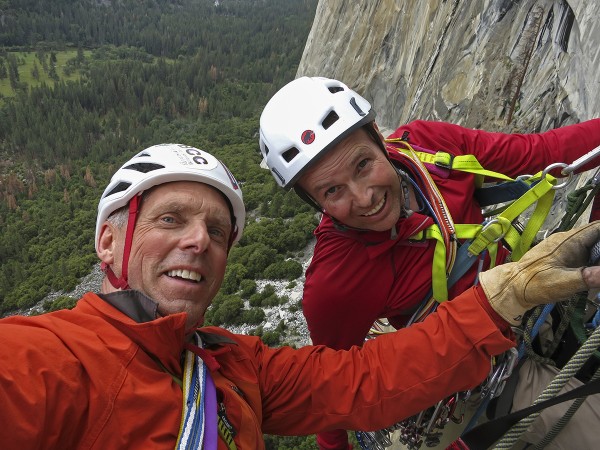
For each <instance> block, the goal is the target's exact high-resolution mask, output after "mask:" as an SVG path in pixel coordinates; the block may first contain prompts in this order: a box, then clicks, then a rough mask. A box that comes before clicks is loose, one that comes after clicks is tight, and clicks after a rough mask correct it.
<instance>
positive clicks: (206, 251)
mask: <svg viewBox="0 0 600 450" xmlns="http://www.w3.org/2000/svg"><path fill="white" fill-rule="evenodd" d="M231 227H232V224H231V215H230V212H229V208H228V205H227V203H226V201H225V199H224V198H223V196H222V195H221V194H220V193H219V192H218V191H217V190H215V189H213V188H212V187H210V186H208V185H206V184H202V183H196V182H191V181H177V182H172V183H167V184H163V185H159V186H157V187H155V188H153V189H152V190H151V191H149V192H148V195H147V196H146V197H145V198H144V201H143V202H142V206H141V210H140V212H139V216H138V220H137V223H136V227H135V231H134V234H133V244H132V248H131V254H130V258H129V275H128V281H129V286H130V287H131V288H132V289H136V290H139V291H141V292H143V293H144V294H146V295H147V296H149V297H150V298H152V299H153V300H154V301H156V302H157V303H158V305H159V306H158V310H159V312H160V313H161V314H162V315H168V314H174V313H179V312H187V313H188V322H187V329H190V328H191V327H194V326H196V325H201V324H202V323H203V322H204V313H205V311H206V309H207V308H208V306H209V305H210V303H211V301H212V299H213V298H214V296H215V295H216V293H217V291H218V290H219V288H220V286H221V282H222V281H223V276H224V273H225V265H226V261H227V250H228V243H229V238H230V235H231ZM117 236H118V237H119V239H120V242H119V245H117V248H118V253H119V254H117V255H116V259H115V265H116V266H115V268H116V269H118V270H119V272H120V264H121V261H122V248H123V242H124V236H125V227H123V228H122V229H120V230H118V232H117Z"/></svg>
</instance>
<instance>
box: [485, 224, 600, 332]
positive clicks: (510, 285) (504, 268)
mask: <svg viewBox="0 0 600 450" xmlns="http://www.w3.org/2000/svg"><path fill="white" fill-rule="evenodd" d="M599 240H600V221H596V222H593V223H590V224H588V225H585V226H583V227H581V228H575V229H573V230H571V231H567V232H563V233H555V234H553V235H551V236H550V237H548V238H547V239H544V240H543V241H542V242H540V243H539V244H538V245H536V246H535V247H533V248H532V249H531V250H529V251H528V252H527V253H525V255H524V256H523V257H522V258H521V260H520V261H517V262H512V263H507V264H503V265H501V266H497V267H494V268H493V269H490V270H488V271H486V272H482V273H480V274H479V282H480V283H481V287H482V288H483V290H484V292H485V295H486V296H487V298H488V301H489V302H490V305H491V306H492V308H494V310H495V311H496V312H497V313H498V314H500V315H501V316H502V317H503V318H504V319H505V320H506V321H507V322H509V323H510V324H512V325H519V324H520V323H521V320H522V318H523V314H524V313H525V312H526V311H527V310H529V309H531V308H533V307H534V306H537V305H540V304H544V303H554V302H558V301H561V300H566V299H568V298H569V297H571V296H572V295H574V294H576V293H578V292H582V291H586V290H587V289H588V287H587V285H586V283H585V282H584V280H583V276H582V270H583V268H584V266H586V265H587V264H588V261H589V259H590V249H591V248H592V247H593V246H594V244H595V243H596V242H598V241H599Z"/></svg>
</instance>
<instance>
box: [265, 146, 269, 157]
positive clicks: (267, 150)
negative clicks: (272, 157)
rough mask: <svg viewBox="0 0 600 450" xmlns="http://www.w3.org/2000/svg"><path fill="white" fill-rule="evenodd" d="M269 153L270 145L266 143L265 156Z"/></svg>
mask: <svg viewBox="0 0 600 450" xmlns="http://www.w3.org/2000/svg"><path fill="white" fill-rule="evenodd" d="M268 154H269V147H267V146H266V145H265V156H267V155H268Z"/></svg>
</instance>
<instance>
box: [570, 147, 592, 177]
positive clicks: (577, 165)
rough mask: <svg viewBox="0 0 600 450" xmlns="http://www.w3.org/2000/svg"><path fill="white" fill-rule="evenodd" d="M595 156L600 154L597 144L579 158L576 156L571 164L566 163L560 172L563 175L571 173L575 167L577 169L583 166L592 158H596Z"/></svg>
mask: <svg viewBox="0 0 600 450" xmlns="http://www.w3.org/2000/svg"><path fill="white" fill-rule="evenodd" d="M597 156H600V146H598V147H596V148H595V149H593V150H591V151H589V152H587V153H586V154H585V155H583V156H580V157H579V158H577V159H576V160H575V161H573V162H572V163H571V164H569V165H567V166H566V167H565V168H564V169H563V170H562V171H561V173H562V174H563V175H571V174H572V173H573V172H574V171H576V170H577V169H579V168H580V167H581V166H583V165H584V164H586V163H587V162H589V161H591V160H592V159H594V158H596V157H597Z"/></svg>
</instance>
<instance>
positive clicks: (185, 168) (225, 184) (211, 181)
mask: <svg viewBox="0 0 600 450" xmlns="http://www.w3.org/2000/svg"><path fill="white" fill-rule="evenodd" d="M171 181H197V182H200V183H205V184H208V185H210V186H212V187H214V188H216V189H217V190H219V191H220V192H221V193H222V194H223V195H224V196H225V197H226V198H227V199H228V200H229V203H230V206H231V210H232V214H233V216H234V219H233V220H234V222H235V223H234V224H233V225H234V226H233V232H234V234H233V240H232V242H230V245H233V244H234V243H235V242H237V241H239V240H240V238H241V237H242V231H243V229H244V221H245V220H246V210H245V208H244V201H243V198H242V190H241V188H240V186H239V184H238V182H237V181H236V179H235V178H234V176H233V175H232V174H231V172H229V170H228V169H227V167H225V165H224V164H223V163H222V162H220V161H219V160H218V159H217V158H215V157H214V156H212V155H211V154H209V153H207V152H205V151H203V150H199V149H197V148H194V147H190V146H188V145H183V144H160V145H154V146H152V147H149V148H147V149H146V150H142V151H141V152H139V153H138V154H137V155H135V156H134V157H133V158H131V159H130V160H129V161H127V162H126V163H125V164H123V166H122V167H121V168H120V169H119V170H117V172H115V174H114V175H113V177H112V179H111V180H110V183H109V184H108V186H107V187H106V189H105V190H104V193H103V194H102V197H101V198H100V203H98V218H97V220H96V239H95V242H96V249H98V239H99V237H100V236H99V235H100V229H101V227H102V224H103V223H104V221H105V220H106V219H107V218H108V216H110V215H111V214H112V213H113V212H115V211H116V210H118V209H119V208H121V207H123V206H125V205H127V204H128V203H129V201H130V200H131V199H132V198H133V197H134V196H135V195H137V194H140V193H141V192H143V191H146V190H147V189H150V188H151V187H153V186H156V185H159V184H163V183H168V182H171Z"/></svg>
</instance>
